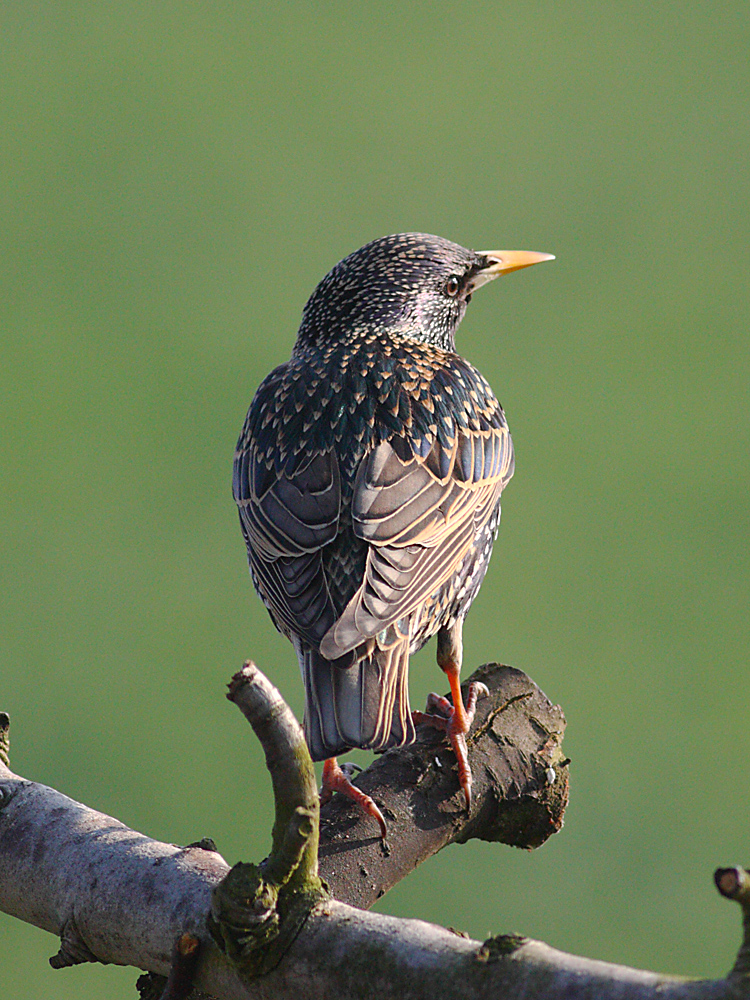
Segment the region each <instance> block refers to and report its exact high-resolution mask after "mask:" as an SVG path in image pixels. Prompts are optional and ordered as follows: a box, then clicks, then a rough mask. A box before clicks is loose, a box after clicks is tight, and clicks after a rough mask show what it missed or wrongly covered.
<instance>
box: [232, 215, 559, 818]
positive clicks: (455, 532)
mask: <svg viewBox="0 0 750 1000" xmlns="http://www.w3.org/2000/svg"><path fill="white" fill-rule="evenodd" d="M552 259H553V258H552V255H551V254H543V253H533V252H530V251H509V252H506V251H493V252H475V251H473V250H467V249H465V248H464V247H462V246H458V245H457V244H456V243H451V242H449V241H448V240H444V239H441V238H440V237H438V236H429V235H425V234H423V233H400V234H398V235H395V236H386V237H384V238H382V239H378V240H375V241H374V242H372V243H368V244H367V246H364V247H362V248H361V249H360V250H357V251H356V252H355V253H352V254H350V255H349V256H348V257H346V258H344V260H342V261H340V262H339V263H338V264H337V265H336V266H335V267H334V268H333V270H332V271H330V272H329V273H328V274H327V275H326V277H325V278H323V280H322V281H321V282H320V284H319V285H318V287H317V288H316V289H315V291H314V292H313V294H312V295H311V296H310V298H309V300H308V302H307V305H306V306H305V308H304V311H303V314H302V323H301V326H300V328H299V332H298V334H297V341H296V343H295V345H294V349H293V351H292V356H291V359H290V360H289V361H288V362H287V363H286V364H283V365H280V366H279V367H278V368H276V369H274V371H272V372H271V374H270V375H268V377H267V378H266V379H265V380H264V381H263V382H262V384H261V386H260V388H259V389H258V391H257V393H256V394H255V398H254V399H253V401H252V404H251V406H250V410H249V412H248V414H247V418H246V420H245V424H244V426H243V428H242V433H241V434H240V438H239V442H238V444H237V452H236V455H235V462H234V496H235V500H236V501H237V504H238V506H239V514H240V524H241V526H242V532H243V535H244V537H245V542H246V543H247V551H248V556H249V560H250V570H251V573H252V578H253V583H254V584H255V588H256V590H257V591H258V593H259V595H260V597H261V598H262V600H263V602H264V603H265V605H266V607H267V608H268V611H269V613H270V615H271V618H272V620H273V622H274V624H275V625H276V627H277V629H279V631H280V632H282V633H283V634H284V635H285V636H286V637H287V638H288V639H290V640H291V642H292V643H293V644H294V648H295V650H296V652H297V657H298V659H299V664H300V669H301V671H302V677H303V680H304V684H305V698H306V701H305V735H306V738H307V743H308V745H309V747H310V753H311V755H312V757H313V759H314V760H325V761H326V764H325V765H324V771H323V787H324V794H325V795H326V796H327V797H330V795H331V794H332V791H333V790H334V789H336V790H340V791H344V792H345V793H346V794H348V795H350V797H352V798H356V799H358V800H359V801H360V803H361V804H363V805H364V807H365V808H366V809H368V811H369V812H370V813H371V814H372V815H373V816H375V817H376V818H377V819H378V822H379V823H380V826H381V832H382V833H383V836H384V835H385V822H384V820H383V818H382V816H381V815H380V812H379V810H378V809H377V806H375V804H374V803H372V800H367V801H364V802H363V801H362V800H363V799H366V798H367V797H366V796H364V795H363V793H362V792H359V790H357V789H355V788H354V786H353V785H351V784H350V782H349V781H348V779H347V778H346V776H345V775H344V774H343V773H342V770H341V768H339V767H338V765H337V763H336V760H335V757H336V756H337V755H338V754H340V753H342V752H343V751H345V750H348V749H350V748H352V747H363V748H368V749H371V750H375V751H381V750H385V749H387V748H389V747H395V746H403V745H405V744H408V743H411V742H412V741H413V740H414V721H413V718H412V713H411V712H410V710H409V695H408V684H407V680H408V667H409V654H410V653H411V652H415V651H416V650H418V649H420V648H421V647H422V646H423V645H424V643H425V642H426V641H427V640H428V639H429V638H430V637H431V636H433V635H435V634H437V661H438V664H439V665H440V667H441V668H442V669H443V670H444V671H445V673H446V674H447V676H448V680H449V682H450V688H451V694H452V698H453V705H452V706H451V705H450V703H449V702H447V701H446V700H445V699H438V698H433V699H432V702H431V704H432V708H433V711H434V714H433V716H432V717H431V718H432V721H433V722H434V724H436V725H437V726H439V727H440V728H442V729H444V730H446V731H447V734H448V736H449V738H450V740H451V743H452V744H453V746H454V749H455V751H456V755H457V758H458V765H459V782H460V784H461V787H462V788H463V791H464V794H465V797H466V802H467V805H468V804H469V803H470V800H471V799H470V797H471V772H470V770H469V765H468V760H467V757H466V743H465V734H466V733H467V732H468V730H469V726H470V724H471V720H472V717H473V714H474V713H473V709H474V704H475V702H476V695H477V691H476V690H474V691H472V692H470V695H469V699H468V701H467V706H466V707H465V706H464V704H463V700H462V697H461V688H460V684H459V672H460V668H461V655H462V643H461V632H462V627H463V621H464V618H465V617H466V614H467V612H468V610H469V607H470V606H471V603H472V601H473V600H474V598H475V597H476V595H477V592H478V590H479V587H480V584H481V582H482V580H483V578H484V574H485V572H486V570H487V564H488V562H489V558H490V554H491V552H492V545H493V542H494V539H495V535H496V532H497V528H498V523H499V520H500V494H501V493H502V490H503V488H504V487H505V486H506V484H507V483H508V481H509V480H510V478H511V476H512V475H513V445H512V442H511V438H510V433H509V431H508V425H507V423H506V420H505V414H504V413H503V410H502V407H501V406H500V404H499V403H498V401H497V399H496V398H495V395H494V393H493V392H492V389H490V386H489V385H488V383H487V381H486V380H485V379H484V377H483V376H482V375H480V373H479V372H478V371H477V370H476V368H474V367H473V366H472V365H471V364H469V362H468V361H465V360H464V359H463V358H462V357H460V355H458V354H457V353H456V348H455V342H454V337H455V333H456V329H457V327H458V325H459V323H460V322H461V319H462V318H463V315H464V313H465V311H466V306H467V304H468V303H469V301H470V299H471V296H472V294H473V292H474V291H475V289H477V288H479V287H480V286H481V285H484V284H486V283H487V282H488V281H491V280H492V279H493V278H496V277H498V276H499V275H501V274H507V273H509V272H510V271H516V270H518V269H520V268H523V267H528V266H530V265H531V264H536V263H538V262H540V261H544V260H552ZM415 715H417V716H419V717H420V718H426V717H425V716H423V715H421V713H415Z"/></svg>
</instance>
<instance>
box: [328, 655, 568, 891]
mask: <svg viewBox="0 0 750 1000" xmlns="http://www.w3.org/2000/svg"><path fill="white" fill-rule="evenodd" d="M472 681H481V682H482V683H484V684H485V685H487V688H488V689H489V695H488V696H487V697H485V698H482V699H480V701H479V702H478V705H477V712H476V716H475V718H474V724H473V726H472V731H471V733H470V735H469V738H468V740H467V742H468V748H469V760H470V763H471V768H472V774H473V785H472V804H471V811H470V812H469V811H467V809H466V804H465V801H464V796H463V793H462V792H461V790H460V788H459V785H458V779H457V771H456V760H455V755H454V754H453V751H452V750H451V749H450V746H449V744H448V742H447V740H446V739H445V737H444V735H443V734H442V733H440V732H438V731H437V730H435V729H433V728H431V727H430V726H420V727H419V729H418V733H417V740H416V742H415V743H414V744H413V745H412V746H410V747H405V748H402V749H397V750H390V751H388V753H385V754H383V755H382V757H380V758H379V759H378V760H376V761H375V762H374V763H373V764H372V765H371V766H370V767H368V768H367V770H366V771H364V772H363V773H362V774H361V775H360V776H359V777H358V778H357V779H356V781H355V784H356V785H358V786H359V787H360V788H361V789H362V790H363V791H364V792H366V793H367V794H368V795H370V796H371V797H372V798H373V799H374V800H375V801H376V803H377V804H378V805H379V806H380V808H381V810H382V812H383V813H384V815H385V817H386V820H387V822H388V842H387V845H386V846H385V848H384V846H383V844H382V841H381V840H380V837H379V836H378V831H377V829H376V827H375V824H374V822H373V821H372V820H371V819H369V818H368V817H366V816H364V815H363V814H362V812H361V811H360V810H359V809H358V808H357V807H356V806H355V805H354V804H352V803H351V802H349V801H348V800H347V799H345V798H343V797H342V796H335V797H334V799H333V800H332V801H331V802H329V803H328V805H326V806H324V807H323V808H322V810H321V835H320V855H319V858H320V873H321V875H322V876H323V878H324V879H325V880H326V882H327V883H328V884H329V886H330V888H331V892H332V894H333V895H334V896H335V897H336V899H341V900H345V901H346V902H347V903H351V904H353V905H354V906H360V907H362V908H364V909H366V908H369V907H370V906H372V904H373V903H374V902H375V900H376V899H379V898H380V897H381V896H383V895H384V893H386V892H387V891H388V890H389V889H391V888H392V887H393V886H394V885H395V884H396V883H397V882H399V881H400V880H401V879H402V878H404V877H405V876H406V875H408V874H409V873H410V872H411V871H413V870H414V868H416V867H417V865H419V864H421V863H422V862H423V861H426V860H427V858H429V857H431V855H433V854H436V853H437V852H438V851H439V850H441V849H442V848H443V847H446V846H447V845H448V844H453V843H461V844H462V843H466V842H467V841H468V840H471V839H479V840H488V841H499V842H501V843H504V844H510V845H511V846H513V847H523V848H533V847H539V846H540V845H541V844H543V843H544V841H545V840H547V838H548V837H550V836H551V835H552V834H553V833H556V832H557V831H558V830H559V829H560V828H561V826H562V821H563V812H564V810H565V807H566V805H567V803H568V766H567V765H568V761H567V759H566V758H565V757H564V755H563V752H562V737H563V732H564V730H565V717H564V715H563V713H562V709H560V707H559V706H556V705H553V704H552V703H551V702H550V701H549V699H548V698H547V697H546V695H544V694H543V693H542V691H540V689H539V688H538V687H537V686H536V684H534V682H533V681H532V680H531V679H530V678H529V677H527V675H526V674H525V673H523V671H521V670H516V669H514V668H513V667H506V666H502V665H500V664H498V663H487V664H485V665H484V666H483V667H480V668H479V669H478V670H477V671H476V672H475V673H474V674H472V676H471V677H470V678H468V679H467V681H466V685H468V684H469V683H471V682H472Z"/></svg>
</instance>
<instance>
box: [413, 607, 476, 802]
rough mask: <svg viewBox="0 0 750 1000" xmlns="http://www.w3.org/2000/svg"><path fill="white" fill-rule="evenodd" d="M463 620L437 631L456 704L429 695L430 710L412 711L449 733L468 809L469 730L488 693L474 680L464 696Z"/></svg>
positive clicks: (439, 651) (443, 666)
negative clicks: (478, 701) (479, 704)
mask: <svg viewBox="0 0 750 1000" xmlns="http://www.w3.org/2000/svg"><path fill="white" fill-rule="evenodd" d="M462 628H463V621H462V620H461V619H459V620H458V621H457V622H456V624H455V625H454V626H453V627H452V628H449V629H447V628H441V629H440V631H439V632H438V635H437V647H438V648H437V661H438V666H439V667H440V668H441V669H442V670H443V671H445V673H446V674H447V676H448V683H449V684H450V689H451V697H452V699H453V704H452V705H451V703H450V702H449V701H448V699H447V698H442V697H441V696H440V695H437V694H430V695H428V697H427V706H426V708H427V711H426V712H412V717H413V719H414V721H415V722H416V723H420V722H426V723H428V725H431V726H434V727H435V728H436V729H441V730H442V731H443V732H445V733H446V735H447V736H448V739H449V740H450V744H451V746H452V747H453V752H454V753H455V755H456V761H457V763H458V783H459V784H460V786H461V788H462V789H463V793H464V797H465V799H466V807H467V809H468V808H469V807H470V806H471V768H470V767H469V756H468V751H467V748H466V734H467V733H468V731H469V729H470V728H471V724H472V722H473V721H474V713H475V711H476V707H477V698H478V697H479V696H480V695H485V694H487V688H486V686H485V685H484V684H481V683H480V684H470V685H469V697H468V698H467V700H466V705H464V700H463V697H462V696H461V679H460V678H461V661H462V659H463V642H462Z"/></svg>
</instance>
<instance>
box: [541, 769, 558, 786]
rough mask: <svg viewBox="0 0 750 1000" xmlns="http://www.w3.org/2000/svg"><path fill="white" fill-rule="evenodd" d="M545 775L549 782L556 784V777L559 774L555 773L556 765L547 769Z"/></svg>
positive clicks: (549, 783)
mask: <svg viewBox="0 0 750 1000" xmlns="http://www.w3.org/2000/svg"><path fill="white" fill-rule="evenodd" d="M544 775H545V777H546V778H547V784H548V785H554V783H555V778H556V777H557V775H556V774H555V769H554V767H548V768H547V770H546V771H545V772H544Z"/></svg>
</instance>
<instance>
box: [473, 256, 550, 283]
mask: <svg viewBox="0 0 750 1000" xmlns="http://www.w3.org/2000/svg"><path fill="white" fill-rule="evenodd" d="M479 253H480V254H481V255H482V256H483V257H486V258H487V261H488V266H487V267H484V268H482V270H481V271H477V273H476V274H475V275H474V276H473V278H472V279H471V289H472V291H474V289H476V288H481V286H482V285H486V284H487V282H488V281H492V280H493V279H494V278H499V277H500V275H501V274H510V273H511V271H520V270H521V268H522V267H531V265H532V264H541V263H542V261H545V260H554V259H555V255H554V254H552V253H537V252H536V251H535V250H480V251H479Z"/></svg>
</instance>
